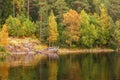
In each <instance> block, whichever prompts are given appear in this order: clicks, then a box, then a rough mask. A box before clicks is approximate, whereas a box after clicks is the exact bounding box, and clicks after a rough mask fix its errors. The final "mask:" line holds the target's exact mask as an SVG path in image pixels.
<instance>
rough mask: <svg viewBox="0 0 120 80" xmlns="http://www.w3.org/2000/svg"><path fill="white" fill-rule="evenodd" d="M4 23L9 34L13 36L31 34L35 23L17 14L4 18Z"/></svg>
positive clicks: (33, 32) (27, 35) (28, 35)
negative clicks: (16, 15)
mask: <svg viewBox="0 0 120 80" xmlns="http://www.w3.org/2000/svg"><path fill="white" fill-rule="evenodd" d="M22 17H23V19H22ZM6 24H7V25H8V32H9V34H10V36H13V37H30V36H33V35H34V34H35V31H36V25H35V23H34V22H32V21H30V20H29V19H27V18H25V16H18V17H15V18H13V17H12V16H10V17H9V18H8V19H7V20H6Z"/></svg>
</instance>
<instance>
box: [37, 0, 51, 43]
mask: <svg viewBox="0 0 120 80" xmlns="http://www.w3.org/2000/svg"><path fill="white" fill-rule="evenodd" d="M39 5H40V7H39V23H38V26H39V38H40V39H41V40H40V41H41V42H44V41H46V40H47V37H48V28H47V26H48V11H49V5H48V2H47V1H46V0H41V1H40V2H39Z"/></svg>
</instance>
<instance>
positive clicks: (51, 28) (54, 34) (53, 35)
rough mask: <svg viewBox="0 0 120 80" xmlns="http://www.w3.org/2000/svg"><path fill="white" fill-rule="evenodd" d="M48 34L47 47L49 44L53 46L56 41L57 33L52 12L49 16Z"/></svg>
mask: <svg viewBox="0 0 120 80" xmlns="http://www.w3.org/2000/svg"><path fill="white" fill-rule="evenodd" d="M48 33H49V37H48V41H49V45H50V43H51V44H52V45H53V43H54V42H55V41H57V39H58V31H57V22H56V21H55V16H54V13H53V11H52V10H51V13H50V16H49V27H48Z"/></svg>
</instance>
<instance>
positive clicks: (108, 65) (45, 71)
mask: <svg viewBox="0 0 120 80" xmlns="http://www.w3.org/2000/svg"><path fill="white" fill-rule="evenodd" d="M0 80H120V54H117V53H109V54H107V53H102V54H89V53H86V54H71V55H61V56H60V57H59V59H57V60H52V59H44V60H42V61H38V63H37V64H36V65H32V66H22V65H21V66H16V67H10V66H7V63H6V62H4V61H3V60H1V61H0Z"/></svg>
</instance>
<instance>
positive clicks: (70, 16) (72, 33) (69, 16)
mask: <svg viewBox="0 0 120 80" xmlns="http://www.w3.org/2000/svg"><path fill="white" fill-rule="evenodd" d="M63 17H64V20H63V22H64V24H65V25H66V29H65V34H66V36H67V40H66V42H67V43H68V44H69V46H70V47H72V42H73V41H75V42H77V41H78V40H79V37H80V21H81V20H80V16H79V14H78V13H77V12H76V11H75V10H72V9H70V10H69V11H68V12H67V13H65V14H64V15H63Z"/></svg>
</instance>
